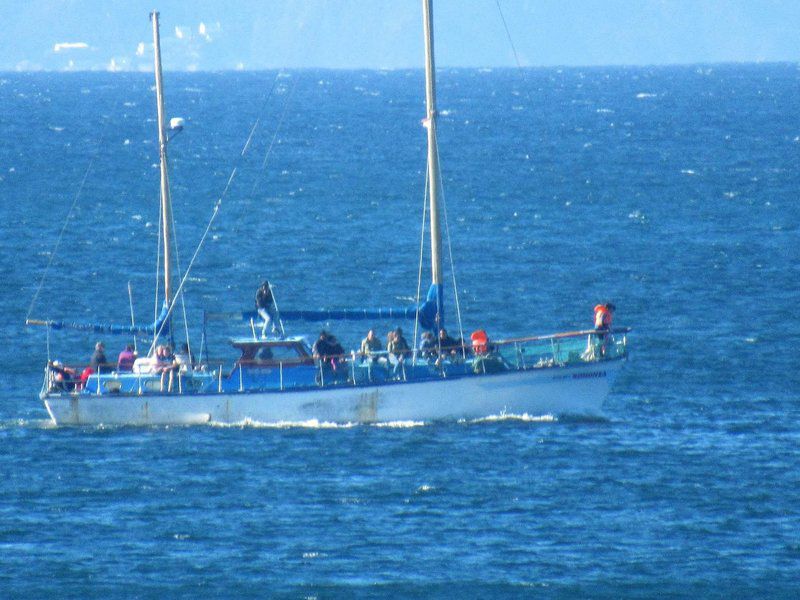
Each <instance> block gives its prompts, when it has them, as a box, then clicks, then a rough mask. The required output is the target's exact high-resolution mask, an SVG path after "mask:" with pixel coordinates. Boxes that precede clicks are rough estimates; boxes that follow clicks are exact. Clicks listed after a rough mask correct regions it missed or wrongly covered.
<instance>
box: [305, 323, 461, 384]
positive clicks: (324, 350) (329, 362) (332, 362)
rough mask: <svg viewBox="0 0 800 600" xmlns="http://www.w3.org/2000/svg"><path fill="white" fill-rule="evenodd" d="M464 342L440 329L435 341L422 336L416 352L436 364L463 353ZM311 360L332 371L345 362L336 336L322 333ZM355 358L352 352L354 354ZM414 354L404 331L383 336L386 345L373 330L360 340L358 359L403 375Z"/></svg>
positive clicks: (325, 332) (390, 332) (393, 331)
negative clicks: (408, 361) (313, 359)
mask: <svg viewBox="0 0 800 600" xmlns="http://www.w3.org/2000/svg"><path fill="white" fill-rule="evenodd" d="M465 352H466V351H465V350H464V343H463V342H462V341H460V340H456V339H454V338H452V337H450V336H449V335H448V333H447V330H445V329H440V330H439V337H438V339H437V338H436V337H435V336H434V334H433V333H431V332H429V331H426V332H424V333H423V334H422V339H421V343H420V345H419V349H418V355H417V356H419V357H420V358H424V359H426V360H428V361H432V362H435V363H436V364H437V365H438V364H440V362H441V361H442V360H443V359H446V360H457V359H459V358H462V357H463V356H464V354H465ZM312 354H313V356H314V358H315V359H316V360H318V361H320V362H321V364H322V365H323V366H325V367H329V368H330V369H331V370H333V371H334V372H335V371H336V370H337V369H339V368H340V367H341V364H342V362H344V361H345V360H346V358H347V357H346V356H345V351H344V348H343V347H342V345H341V344H340V343H339V342H338V340H337V339H336V337H335V336H333V335H332V334H331V333H329V332H327V331H325V330H323V331H322V332H320V334H319V337H318V338H317V340H316V341H315V342H314V345H313V347H312ZM353 354H354V356H355V353H353ZM412 355H413V351H412V349H411V346H410V345H409V343H408V341H407V340H406V338H405V336H404V335H403V329H402V328H401V327H396V328H395V329H392V330H391V331H389V332H388V333H387V334H386V343H385V345H384V344H383V343H382V342H381V340H380V339H379V338H378V336H377V334H376V333H375V330H374V329H370V330H369V331H368V332H367V335H366V337H365V338H364V339H363V340H361V347H360V348H359V352H358V356H359V357H360V360H361V361H362V362H363V361H365V360H369V361H370V362H371V363H372V364H380V365H382V366H384V367H385V368H387V369H389V370H390V371H392V372H393V373H394V374H399V373H400V372H402V369H403V366H404V364H405V361H407V360H408V359H409V358H411V356H412Z"/></svg>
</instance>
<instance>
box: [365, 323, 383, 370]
mask: <svg viewBox="0 0 800 600" xmlns="http://www.w3.org/2000/svg"><path fill="white" fill-rule="evenodd" d="M382 350H383V346H382V345H381V341H380V340H379V339H378V336H376V335H375V330H374V329H370V330H369V331H368V332H367V337H365V338H364V339H363V340H361V349H360V350H359V353H360V354H361V359H362V360H364V359H365V358H369V359H370V360H371V361H372V362H375V361H377V360H378V356H377V353H379V352H381V351H382Z"/></svg>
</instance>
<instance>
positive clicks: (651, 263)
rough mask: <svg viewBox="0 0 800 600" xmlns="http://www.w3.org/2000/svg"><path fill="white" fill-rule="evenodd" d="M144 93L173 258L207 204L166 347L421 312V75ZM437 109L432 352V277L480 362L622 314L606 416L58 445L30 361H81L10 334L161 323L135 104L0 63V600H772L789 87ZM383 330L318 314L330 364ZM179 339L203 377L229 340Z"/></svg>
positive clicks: (711, 87) (546, 74)
mask: <svg viewBox="0 0 800 600" xmlns="http://www.w3.org/2000/svg"><path fill="white" fill-rule="evenodd" d="M165 91H166V105H167V113H168V115H169V116H180V117H183V118H184V119H185V120H186V127H185V129H184V131H183V132H182V133H180V134H179V135H177V136H175V137H174V138H173V139H172V141H171V142H170V144H169V152H170V164H171V169H172V170H171V184H172V194H173V202H174V219H175V228H176V231H177V236H178V256H179V260H180V266H181V269H185V268H186V266H187V265H189V264H190V262H191V261H192V257H193V254H194V252H195V249H196V248H197V247H198V244H199V242H200V240H201V237H202V236H203V233H204V231H205V230H206V227H207V225H208V223H209V219H210V218H211V215H212V211H213V208H214V206H215V204H216V203H217V202H218V200H220V198H221V204H220V205H219V206H220V209H219V213H218V215H217V216H216V218H215V220H214V221H213V223H212V224H211V227H210V230H209V232H208V236H207V238H206V241H205V243H204V244H203V247H202V248H201V251H200V252H199V254H198V256H197V258H196V260H194V262H193V266H192V270H191V272H190V274H189V276H188V278H187V283H186V287H185V292H186V294H185V296H186V323H187V327H186V329H187V330H188V333H189V335H190V339H191V340H192V344H193V347H194V348H198V346H199V344H200V340H201V336H202V331H203V311H235V310H249V309H251V308H252V302H253V296H254V293H255V290H256V287H257V286H258V284H259V283H260V281H261V280H262V279H263V278H269V279H270V281H271V282H273V284H274V286H275V296H276V299H277V301H278V304H279V306H280V307H284V308H320V307H325V308H347V307H372V306H397V305H403V304H405V303H410V302H412V301H413V300H414V298H415V297H416V295H417V289H418V281H419V267H420V259H419V247H420V232H421V227H422V206H423V196H424V186H425V160H426V159H425V130H424V129H423V127H421V124H420V120H421V119H422V118H423V117H424V93H423V73H422V72H421V71H418V70H412V71H385V72H384V71H290V72H281V73H278V72H253V73H247V72H243V73H234V72H229V73H166V74H165ZM438 92H439V111H440V122H439V145H440V152H441V163H442V175H443V180H444V190H445V201H446V207H447V220H446V221H447V229H448V230H449V234H450V235H449V244H447V245H446V247H447V248H448V252H447V258H446V261H445V263H446V272H447V281H448V287H449V289H450V291H449V292H448V296H447V298H446V300H447V302H448V308H447V311H448V313H447V318H448V324H449V326H450V329H451V331H457V330H458V319H457V313H456V307H455V302H454V301H453V291H452V290H453V289H454V285H453V282H454V281H455V289H457V292H458V299H459V304H460V309H461V314H462V319H463V324H464V329H465V330H466V331H467V332H469V331H471V330H473V329H476V328H478V327H481V328H485V329H486V330H487V331H488V332H489V334H490V335H491V336H492V337H495V338H498V337H504V336H522V335H532V334H546V333H552V332H556V331H563V330H574V329H581V328H586V327H588V326H590V325H591V323H592V308H593V306H594V305H595V304H597V303H598V302H601V301H612V302H614V303H615V304H616V306H617V312H616V315H615V323H616V324H618V325H625V326H631V327H633V328H634V332H633V334H632V335H631V337H630V339H629V349H630V359H629V361H628V364H627V365H626V367H625V370H624V371H623V373H622V375H621V376H620V377H619V379H618V381H617V382H616V384H615V387H614V389H613V391H612V393H611V395H610V396H609V397H608V399H607V400H606V402H605V405H604V411H603V412H604V414H603V416H602V417H599V418H591V419H587V418H574V417H573V418H568V417H552V416H548V415H516V416H514V415H490V416H488V417H489V418H487V419H483V420H480V421H477V422H454V423H416V422H409V423H388V424H379V425H369V426H367V425H349V426H348V425H339V426H335V425H332V424H327V423H318V422H309V423H296V424H285V423H280V424H279V423H242V424H240V425H237V426H226V427H222V426H202V427H186V428H182V427H177V428H176V427H154V428H130V427H114V428H109V427H100V428H57V427H53V426H52V425H51V424H50V423H49V420H48V416H47V413H46V411H45V410H44V408H43V406H42V404H41V402H40V401H39V399H38V392H39V389H40V386H41V382H42V375H43V367H44V364H45V361H46V360H47V358H48V356H50V357H51V358H59V359H61V360H64V361H67V362H86V361H87V360H88V358H89V355H90V354H91V351H92V347H93V345H94V342H95V341H97V339H98V338H97V337H96V336H94V335H89V334H84V333H69V332H63V331H62V332H51V334H50V335H48V334H47V331H46V330H45V329H43V328H36V327H26V326H25V324H24V323H25V319H26V317H31V318H38V319H63V320H71V321H87V322H104V323H120V324H126V323H128V322H129V321H130V307H129V298H128V288H127V286H128V283H130V285H131V289H132V300H133V302H132V304H133V307H134V312H135V318H136V320H137V321H138V322H147V321H152V319H153V316H154V310H155V307H156V304H157V302H156V296H155V294H156V282H157V280H156V256H157V252H158V242H157V237H158V236H157V231H158V194H159V183H158V168H157V162H158V156H157V154H158V149H157V143H156V124H155V111H154V105H155V102H154V91H153V84H152V81H151V76H150V75H148V74H134V73H117V74H112V73H58V74H57V73H5V74H0V211H2V213H1V214H0V261H1V262H0V272H2V274H3V279H4V284H3V286H2V293H0V313H2V315H3V323H2V325H0V365H2V378H0V381H2V382H3V394H2V403H0V456H2V460H0V499H1V500H0V597H3V598H46V597H60V598H61V597H63V598H108V597H129V598H164V597H179V598H180V597H192V598H198V597H199V598H205V597H226V598H238V597H286V598H337V597H343V598H373V597H375V598H378V597H401V598H404V597H419V598H429V597H443V598H449V597H466V598H492V597H512V598H513V597H519V598H522V597H525V598H527V597H548V598H620V597H635V598H661V597H682V598H753V597H759V598H796V597H798V596H799V595H800V398H799V397H798V396H800V358H799V357H800V319H798V305H800V286H799V285H798V281H799V280H800V268H799V267H798V265H799V264H800V202H798V197H799V195H800V103H799V102H798V94H799V93H800V69H799V68H798V65H795V64H772V65H770V64H765V65H705V66H685V67H659V68H649V67H647V68H646V67H640V68H592V69H578V68H570V69H528V70H524V71H520V70H516V69H509V70H467V69H464V70H460V69H459V70H455V69H445V70H442V71H441V72H440V74H439V90H438ZM256 122H257V126H256V127H255V128H254V124H255V123H256ZM251 131H252V139H251V141H250V144H249V145H248V146H247V148H246V149H245V150H244V151H243V148H244V147H245V142H246V140H247V139H248V136H249V135H250V133H251ZM234 168H235V169H236V175H235V177H234V178H233V181H232V183H231V184H230V186H229V188H228V189H227V191H226V184H227V182H228V181H229V178H230V176H231V173H232V171H233V170H234ZM450 248H451V249H452V261H451V260H450V251H449V249H450ZM422 265H423V273H422V289H423V290H425V289H426V288H427V282H428V280H429V275H428V268H429V267H428V258H427V255H426V257H425V258H424V260H423V263H422ZM453 273H454V274H455V279H453ZM182 315H183V309H182V308H181V321H182V318H183V317H182ZM288 325H289V331H290V332H291V333H307V334H309V335H314V334H315V333H316V332H317V331H318V328H319V327H320V326H321V325H320V324H314V323H292V324H288ZM396 325H404V326H405V327H407V328H408V330H411V329H413V326H412V324H410V323H392V322H379V323H370V324H362V323H356V324H342V323H329V324H325V326H326V327H329V328H330V329H331V330H333V331H334V333H336V334H337V336H338V337H339V338H340V340H342V341H343V342H344V345H345V346H346V347H348V348H350V347H354V346H356V345H357V344H358V341H359V340H360V338H361V337H362V335H363V333H364V329H365V328H366V327H368V326H374V327H376V328H378V330H379V331H382V332H383V331H388V329H389V328H390V327H393V326H396ZM180 328H181V330H182V331H181V336H182V335H183V334H184V332H183V325H181V326H180ZM207 333H208V337H207V348H208V352H209V355H210V356H211V357H212V359H220V360H226V361H228V360H231V359H232V357H233V354H232V353H231V352H230V350H229V349H228V340H229V339H230V338H231V337H233V336H239V335H247V334H248V333H249V327H248V326H246V325H243V324H241V323H240V324H231V323H216V322H214V323H209V327H208V330H207ZM102 339H103V341H105V343H106V345H107V347H108V351H109V354H111V355H116V353H117V352H118V351H119V350H120V349H121V348H122V346H123V345H124V344H125V343H127V342H129V341H130V340H128V339H126V338H120V337H113V336H105V337H103V338H102Z"/></svg>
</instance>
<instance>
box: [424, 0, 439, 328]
mask: <svg viewBox="0 0 800 600" xmlns="http://www.w3.org/2000/svg"><path fill="white" fill-rule="evenodd" d="M432 3H433V0H422V15H423V21H424V29H425V100H426V104H427V118H426V120H425V124H426V128H427V130H428V188H429V189H430V200H431V283H432V284H433V285H435V286H441V285H442V252H441V247H442V232H441V219H440V217H439V148H438V147H437V145H436V119H437V114H436V65H435V64H434V60H433V6H432ZM439 289H441V288H439ZM440 293H441V292H439V294H440ZM440 310H441V307H437V313H439V312H440Z"/></svg>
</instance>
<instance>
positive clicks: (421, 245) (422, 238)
mask: <svg viewBox="0 0 800 600" xmlns="http://www.w3.org/2000/svg"><path fill="white" fill-rule="evenodd" d="M428 173H429V171H428V169H425V188H424V190H423V192H422V227H421V228H420V236H419V268H418V269H417V314H416V317H415V319H414V349H415V350H416V349H417V334H418V332H419V305H420V292H421V291H422V252H423V251H424V249H425V224H426V223H427V220H428ZM416 362H417V353H416V352H414V364H416Z"/></svg>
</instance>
